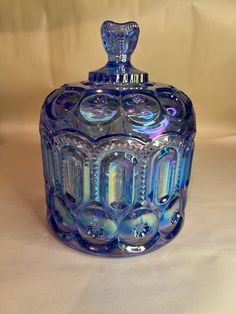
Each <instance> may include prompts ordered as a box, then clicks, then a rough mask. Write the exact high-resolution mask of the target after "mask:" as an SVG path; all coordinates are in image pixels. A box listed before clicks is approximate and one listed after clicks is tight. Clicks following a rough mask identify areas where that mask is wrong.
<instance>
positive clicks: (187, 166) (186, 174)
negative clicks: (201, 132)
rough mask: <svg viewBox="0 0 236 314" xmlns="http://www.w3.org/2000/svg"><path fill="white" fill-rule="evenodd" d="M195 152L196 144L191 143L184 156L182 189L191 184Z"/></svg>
mask: <svg viewBox="0 0 236 314" xmlns="http://www.w3.org/2000/svg"><path fill="white" fill-rule="evenodd" d="M193 152H194V142H191V143H190V144H189V145H188V146H187V148H186V149H185V152H184V156H183V161H182V169H181V180H180V188H181V189H183V188H185V187H188V184H189V179H190V174H191V166H192V159H193Z"/></svg>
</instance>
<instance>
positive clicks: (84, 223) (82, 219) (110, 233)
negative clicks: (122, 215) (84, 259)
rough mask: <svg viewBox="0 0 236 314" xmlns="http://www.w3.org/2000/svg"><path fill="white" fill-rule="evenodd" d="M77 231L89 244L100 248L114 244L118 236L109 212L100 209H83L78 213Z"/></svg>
mask: <svg viewBox="0 0 236 314" xmlns="http://www.w3.org/2000/svg"><path fill="white" fill-rule="evenodd" d="M77 229H78V231H79V233H80V235H81V237H82V238H83V239H84V240H85V241H86V242H87V243H88V244H92V245H98V246H101V245H103V246H104V245H105V244H108V243H110V242H112V241H113V240H114V239H115V237H116V235H117V225H116V223H115V221H114V220H113V219H112V218H111V217H110V216H109V215H108V213H107V212H105V211H104V210H102V209H98V208H85V209H82V210H81V211H80V212H79V213H78V217H77ZM93 250H96V248H95V249H93Z"/></svg>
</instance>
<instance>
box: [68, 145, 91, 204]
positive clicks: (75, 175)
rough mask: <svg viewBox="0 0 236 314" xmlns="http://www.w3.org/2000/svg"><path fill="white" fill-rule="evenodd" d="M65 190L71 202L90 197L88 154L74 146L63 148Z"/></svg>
mask: <svg viewBox="0 0 236 314" xmlns="http://www.w3.org/2000/svg"><path fill="white" fill-rule="evenodd" d="M62 169H63V192H64V194H65V195H66V197H67V198H68V199H69V200H70V201H71V202H79V203H81V202H82V201H85V200H88V199H89V197H90V164H89V160H88V158H87V156H86V155H85V154H84V153H83V152H81V151H79V150H78V149H75V148H73V147H66V148H63V150H62Z"/></svg>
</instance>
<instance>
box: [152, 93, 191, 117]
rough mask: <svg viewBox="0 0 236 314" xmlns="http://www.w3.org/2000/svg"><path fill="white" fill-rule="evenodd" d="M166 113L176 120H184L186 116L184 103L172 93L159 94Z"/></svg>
mask: <svg viewBox="0 0 236 314" xmlns="http://www.w3.org/2000/svg"><path fill="white" fill-rule="evenodd" d="M157 97H158V100H159V101H160V103H161V105H162V106H163V108H164V109H165V110H166V113H167V114H168V115H169V116H172V117H174V118H183V117H184V116H185V109H184V105H183V103H182V101H181V100H180V99H179V98H178V97H177V96H175V95H174V94H173V93H170V92H160V93H158V94H157Z"/></svg>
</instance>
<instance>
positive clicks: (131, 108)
mask: <svg viewBox="0 0 236 314" xmlns="http://www.w3.org/2000/svg"><path fill="white" fill-rule="evenodd" d="M122 104H123V109H124V111H125V113H126V115H127V116H128V118H129V119H130V120H132V121H133V122H135V123H138V124H142V125H150V124H153V122H154V120H155V119H156V118H157V117H158V116H159V114H160V106H159V104H158V103H157V101H156V100H155V99H154V98H152V97H150V96H146V95H143V94H132V95H128V96H125V97H124V98H123V100H122Z"/></svg>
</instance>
